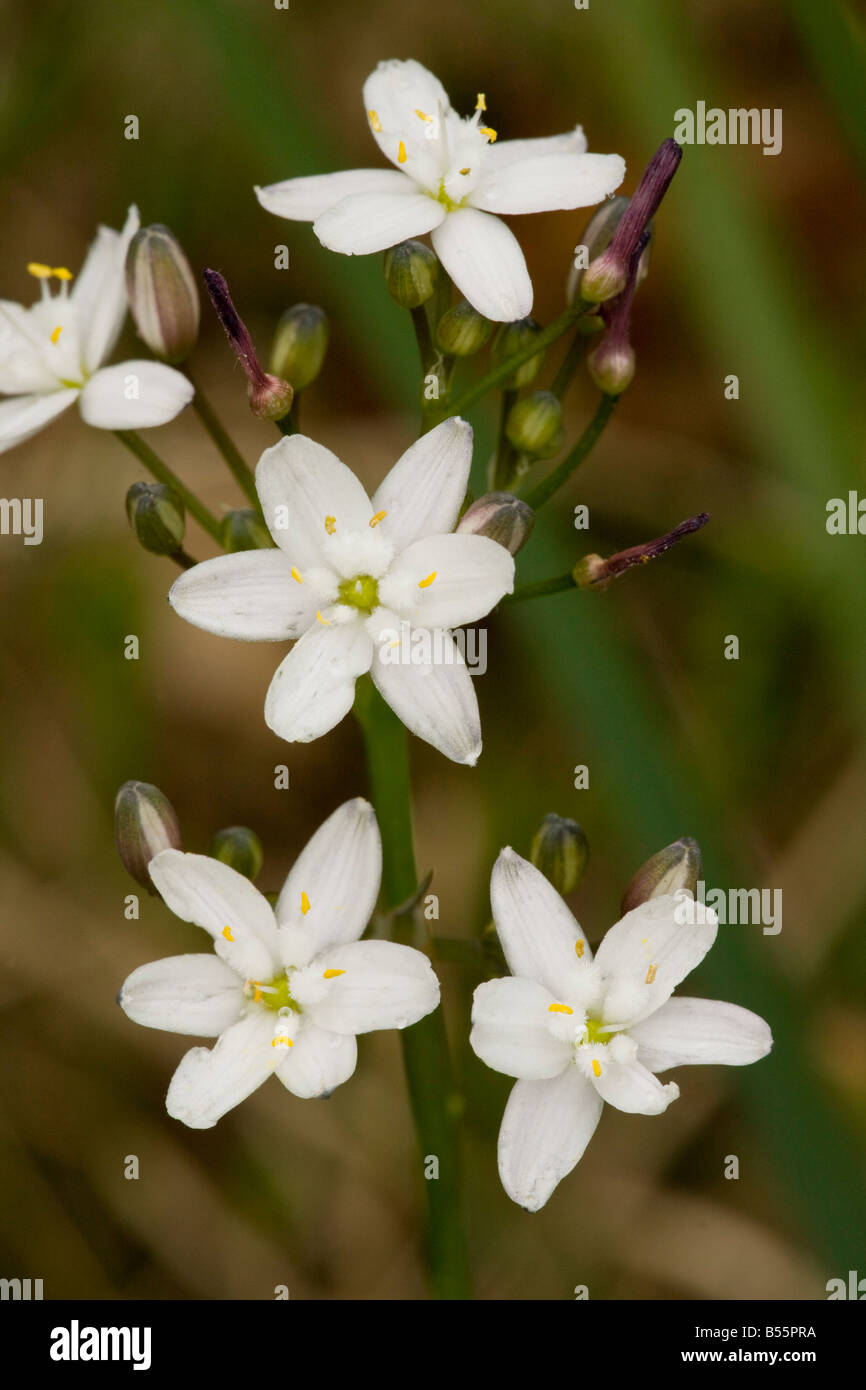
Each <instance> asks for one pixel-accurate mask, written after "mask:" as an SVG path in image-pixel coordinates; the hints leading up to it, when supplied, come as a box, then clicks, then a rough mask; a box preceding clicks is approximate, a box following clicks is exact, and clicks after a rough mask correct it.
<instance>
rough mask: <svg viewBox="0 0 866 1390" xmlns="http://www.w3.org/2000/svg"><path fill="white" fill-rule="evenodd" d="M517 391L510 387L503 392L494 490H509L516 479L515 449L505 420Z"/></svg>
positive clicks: (491, 482) (493, 479)
mask: <svg viewBox="0 0 866 1390" xmlns="http://www.w3.org/2000/svg"><path fill="white" fill-rule="evenodd" d="M517 395H518V393H517V391H515V390H513V389H511V388H509V389H507V390H505V391H503V392H502V404H501V407H500V411H499V437H498V438H497V441H496V457H495V458H494V460H493V475H492V477H491V479H490V484H491V487H492V488H493V491H494V492H503V491H507V490H508V488H509V487H510V486H511V484H512V482H513V480H514V469H515V462H516V459H515V450H514V446H513V445H512V444H511V443H510V442H509V439H508V436H507V435H506V433H505V422H506V420H507V419H508V414H509V411H510V410H511V407H512V406H513V405H514V402H515V401H516V400H517Z"/></svg>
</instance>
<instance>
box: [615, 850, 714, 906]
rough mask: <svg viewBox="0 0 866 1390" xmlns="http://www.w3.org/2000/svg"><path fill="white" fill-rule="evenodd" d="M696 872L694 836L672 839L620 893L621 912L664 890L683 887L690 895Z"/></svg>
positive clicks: (693, 891)
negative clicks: (622, 892)
mask: <svg viewBox="0 0 866 1390" xmlns="http://www.w3.org/2000/svg"><path fill="white" fill-rule="evenodd" d="M700 876H701V851H700V848H699V846H698V842H697V840H692V839H691V838H690V837H689V836H684V837H683V839H681V840H674V842H673V844H672V845H666V846H665V848H664V849H660V850H659V852H658V854H654V855H653V856H652V858H651V859H648V860H647V861H646V863H645V864H642V865H641V867H640V868H639V869H638V871H637V873H636V874H635V875H634V878H633V879H632V880H631V882H630V883H629V885H628V887H627V888H626V890H625V893H624V894H623V899H622V914H623V916H625V914H626V913H627V912H631V910H632V908H635V907H640V905H641V903H645V902H649V900H650V898H661V897H663V896H664V895H665V894H666V893H674V894H676V893H678V892H680V891H681V890H682V889H686V890H687V891H688V892H689V893H691V895H692V897H694V896H695V894H696V893H697V891H698V879H699V878H700Z"/></svg>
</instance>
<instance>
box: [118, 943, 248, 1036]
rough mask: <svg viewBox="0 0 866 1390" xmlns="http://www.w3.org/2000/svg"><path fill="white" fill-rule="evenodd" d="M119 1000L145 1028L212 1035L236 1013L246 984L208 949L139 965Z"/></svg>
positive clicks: (226, 1024) (124, 1009) (231, 1019)
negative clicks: (199, 952) (190, 954)
mask: <svg viewBox="0 0 866 1390" xmlns="http://www.w3.org/2000/svg"><path fill="white" fill-rule="evenodd" d="M117 1002H118V1003H119V1004H120V1007H121V1008H122V1009H123V1011H124V1013H125V1014H127V1015H128V1017H129V1018H131V1019H132V1020H133V1022H134V1023H142V1024H144V1026H145V1028H164V1029H166V1030H167V1031H168V1032H170V1033H194V1034H195V1035H196V1036H197V1037H200V1038H216V1037H219V1035H220V1033H224V1032H225V1030H226V1029H227V1028H230V1027H231V1025H232V1024H233V1023H237V1021H238V1019H239V1018H240V1016H241V1009H242V1007H243V1003H244V987H243V984H242V983H241V981H240V979H239V978H238V976H237V975H236V974H235V972H234V970H232V969H231V967H230V966H228V965H226V963H225V961H222V960H220V958H219V956H215V955H212V954H211V952H210V951H208V952H202V953H201V954H199V955H192V956H169V957H168V958H167V959H166V960H155V961H152V962H151V963H150V964H149V965H140V966H139V968H138V969H137V970H133V972H132V974H131V975H130V976H129V977H128V979H126V980H125V981H124V983H123V986H122V988H121V991H120V996H119V998H118V1001H117Z"/></svg>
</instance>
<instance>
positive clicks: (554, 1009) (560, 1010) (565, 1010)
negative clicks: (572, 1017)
mask: <svg viewBox="0 0 866 1390" xmlns="http://www.w3.org/2000/svg"><path fill="white" fill-rule="evenodd" d="M547 1012H548V1013H549V1014H573V1013H574V1009H570V1008H569V1007H568V1005H567V1004H550V1005H549V1006H548V1009H547Z"/></svg>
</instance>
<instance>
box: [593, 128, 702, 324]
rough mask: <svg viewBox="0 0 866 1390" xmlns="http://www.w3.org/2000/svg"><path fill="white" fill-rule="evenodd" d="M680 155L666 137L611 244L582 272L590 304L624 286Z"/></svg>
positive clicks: (598, 302)
mask: <svg viewBox="0 0 866 1390" xmlns="http://www.w3.org/2000/svg"><path fill="white" fill-rule="evenodd" d="M682 157H683V151H682V146H681V145H678V144H677V142H676V140H674V139H669V140H665V141H664V143H663V144H662V145H660V146H659V148H658V149H657V150H656V152H655V154H654V155H653V157H652V159H651V160H650V162H649V164H648V165H647V167H646V169H645V170H644V175H643V178H642V179H641V181H640V183H639V184H638V187H637V191H636V192H635V194H634V196H633V197H632V198H631V200H630V201H629V205H628V207H627V208H626V210H625V212H624V213H623V215H622V217H621V219H620V221H619V224H618V226H617V228H616V231H615V232H614V234H613V240H612V241H611V243H610V246H609V247H608V248H607V250H606V251H603V252H602V254H601V255H600V256H599V257H598V259H597V260H595V261H592V263H591V264H590V266H589V268H588V270H586V271H585V272H584V276H583V279H582V281H581V285H580V294H581V298H582V299H585V300H588V301H589V302H590V303H591V304H601V303H603V302H604V301H605V300H607V299H612V298H613V297H614V295H617V294H621V293H622V291H623V290H624V289H625V286H626V282H627V281H628V278H629V270H630V267H631V263H632V258H633V256H634V254H635V251H636V250H637V247H638V245H639V243H640V241H641V239H642V237H643V236H644V234H645V232H646V230H647V227H648V225H649V223H650V221H651V219H652V218H653V216H654V215H655V212H656V210H657V209H658V206H659V203H660V202H661V200H662V198H663V197H664V195H665V193H666V192H667V188H668V184H669V183H670V181H671V179H672V178H673V176H674V174H675V173H676V171H677V167H678V165H679V162H680V160H681V159H682Z"/></svg>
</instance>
